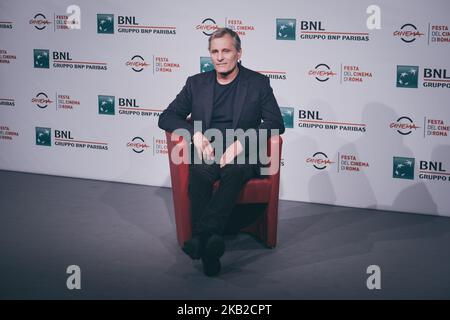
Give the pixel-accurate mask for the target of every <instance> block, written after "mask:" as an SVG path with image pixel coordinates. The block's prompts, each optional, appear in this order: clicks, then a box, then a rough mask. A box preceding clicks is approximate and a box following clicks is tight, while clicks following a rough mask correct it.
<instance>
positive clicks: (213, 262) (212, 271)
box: [202, 256, 222, 277]
mask: <svg viewBox="0 0 450 320" xmlns="http://www.w3.org/2000/svg"><path fill="white" fill-rule="evenodd" d="M202 264H203V273H204V274H205V275H206V276H208V277H214V276H217V275H218V274H219V272H220V269H221V267H222V266H221V264H220V259H219V258H214V257H212V258H211V257H208V256H203V257H202Z"/></svg>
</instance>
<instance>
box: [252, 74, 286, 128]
mask: <svg viewBox="0 0 450 320" xmlns="http://www.w3.org/2000/svg"><path fill="white" fill-rule="evenodd" d="M260 100H261V120H262V122H261V124H260V125H259V127H258V129H257V133H259V132H258V131H259V130H261V129H266V130H270V129H278V130H279V133H280V134H283V133H284V131H285V128H284V121H283V117H282V116H281V111H280V107H279V106H278V103H277V100H276V99H275V96H274V95H273V90H272V87H271V86H270V80H269V78H265V79H264V85H263V88H262V90H261V98H260ZM268 136H269V137H270V131H269V132H268Z"/></svg>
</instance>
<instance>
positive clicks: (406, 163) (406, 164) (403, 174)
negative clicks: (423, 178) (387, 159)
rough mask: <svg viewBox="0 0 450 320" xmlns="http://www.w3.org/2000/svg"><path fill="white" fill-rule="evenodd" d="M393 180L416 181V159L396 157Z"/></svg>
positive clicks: (393, 163) (394, 159)
mask: <svg viewBox="0 0 450 320" xmlns="http://www.w3.org/2000/svg"><path fill="white" fill-rule="evenodd" d="M392 178H397V179H409V180H414V158H405V157H394V158H393V162H392Z"/></svg>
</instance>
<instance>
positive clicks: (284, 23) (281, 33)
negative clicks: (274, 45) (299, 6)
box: [276, 19, 297, 40]
mask: <svg viewBox="0 0 450 320" xmlns="http://www.w3.org/2000/svg"><path fill="white" fill-rule="evenodd" d="M296 25H297V21H296V19H277V22H276V27H277V30H276V39H277V40H295V28H296Z"/></svg>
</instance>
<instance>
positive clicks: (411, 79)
mask: <svg viewBox="0 0 450 320" xmlns="http://www.w3.org/2000/svg"><path fill="white" fill-rule="evenodd" d="M418 79H419V67H418V66H397V87H398V88H417V82H418Z"/></svg>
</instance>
